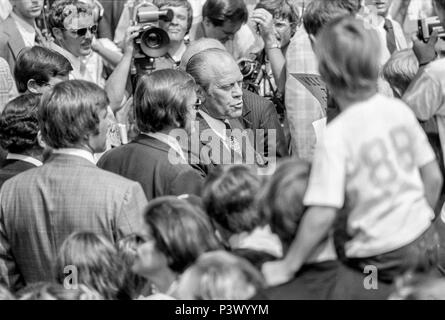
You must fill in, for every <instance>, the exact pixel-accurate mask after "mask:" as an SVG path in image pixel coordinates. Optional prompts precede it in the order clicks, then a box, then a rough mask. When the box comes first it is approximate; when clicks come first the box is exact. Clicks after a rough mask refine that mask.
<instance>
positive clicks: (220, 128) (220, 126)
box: [199, 110, 227, 140]
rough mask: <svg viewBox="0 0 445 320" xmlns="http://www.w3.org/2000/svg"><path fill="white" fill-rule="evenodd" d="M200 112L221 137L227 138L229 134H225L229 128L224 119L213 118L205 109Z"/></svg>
mask: <svg viewBox="0 0 445 320" xmlns="http://www.w3.org/2000/svg"><path fill="white" fill-rule="evenodd" d="M199 114H200V115H201V116H202V117H203V118H204V120H205V121H206V122H207V123H208V125H209V127H210V129H212V130H213V131H214V132H215V133H216V134H217V135H218V136H219V137H220V138H221V139H223V140H226V138H227V136H226V135H225V130H226V129H227V128H226V125H225V124H224V122H223V121H222V120H219V119H216V118H213V117H212V116H210V115H209V114H208V113H207V112H205V111H203V110H199Z"/></svg>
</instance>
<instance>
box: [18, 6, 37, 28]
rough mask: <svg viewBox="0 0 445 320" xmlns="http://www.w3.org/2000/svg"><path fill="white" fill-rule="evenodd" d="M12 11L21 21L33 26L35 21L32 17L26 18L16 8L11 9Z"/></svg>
mask: <svg viewBox="0 0 445 320" xmlns="http://www.w3.org/2000/svg"><path fill="white" fill-rule="evenodd" d="M13 12H14V13H15V14H16V15H17V16H18V17H19V18H20V19H22V20H23V21H25V22H26V23H28V24H29V25H30V26H32V27H35V23H36V20H35V19H34V18H27V17H25V16H23V15H22V14H21V13H20V12H18V11H17V10H13Z"/></svg>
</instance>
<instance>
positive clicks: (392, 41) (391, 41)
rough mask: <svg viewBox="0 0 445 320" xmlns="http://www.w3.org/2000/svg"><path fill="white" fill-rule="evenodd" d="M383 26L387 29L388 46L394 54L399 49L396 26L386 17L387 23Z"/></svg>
mask: <svg viewBox="0 0 445 320" xmlns="http://www.w3.org/2000/svg"><path fill="white" fill-rule="evenodd" d="M383 28H384V29H385V31H386V46H387V47H388V50H389V52H390V53H391V54H393V53H394V51H396V50H397V44H396V35H395V33H394V27H393V25H392V22H391V20H389V19H385V24H384V26H383Z"/></svg>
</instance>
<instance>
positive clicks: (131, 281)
mask: <svg viewBox="0 0 445 320" xmlns="http://www.w3.org/2000/svg"><path fill="white" fill-rule="evenodd" d="M143 243H144V239H143V238H142V237H140V236H139V235H137V234H131V235H129V236H126V237H125V238H122V239H120V240H119V241H118V242H117V249H118V253H119V258H120V259H121V260H122V261H123V263H124V264H125V267H126V275H125V287H126V288H127V290H128V294H129V295H130V296H131V297H132V298H133V299H136V298H137V297H139V296H140V295H141V294H142V291H143V289H144V287H145V286H146V285H147V284H148V281H147V279H146V278H144V277H142V276H140V275H138V274H136V273H134V272H133V271H132V267H133V264H134V262H135V261H136V258H137V248H138V247H139V246H140V245H142V244H143Z"/></svg>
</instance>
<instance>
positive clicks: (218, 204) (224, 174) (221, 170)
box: [202, 165, 267, 234]
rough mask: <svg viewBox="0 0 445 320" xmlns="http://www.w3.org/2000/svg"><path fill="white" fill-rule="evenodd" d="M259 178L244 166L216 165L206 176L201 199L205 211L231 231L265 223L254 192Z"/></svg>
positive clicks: (248, 230) (245, 230) (249, 229)
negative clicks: (259, 211)
mask: <svg viewBox="0 0 445 320" xmlns="http://www.w3.org/2000/svg"><path fill="white" fill-rule="evenodd" d="M261 183H262V180H261V178H260V177H259V176H258V175H257V174H256V172H255V171H254V170H253V169H252V168H250V167H248V166H241V165H237V166H219V167H217V168H215V170H212V172H211V173H210V174H209V175H208V176H207V179H206V181H205V184H204V192H203V196H202V198H203V202H204V207H205V209H206V211H207V214H208V215H209V216H210V217H211V218H212V219H214V220H215V221H216V222H217V223H218V224H219V225H220V226H222V227H223V228H224V229H226V230H227V231H229V232H230V233H231V234H237V233H241V232H251V231H253V230H254V229H255V228H257V227H259V226H265V225H267V221H266V220H265V219H264V217H263V216H262V215H261V214H259V213H258V210H257V207H256V204H255V201H254V200H255V196H256V194H257V193H258V191H259V190H260V187H261Z"/></svg>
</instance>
